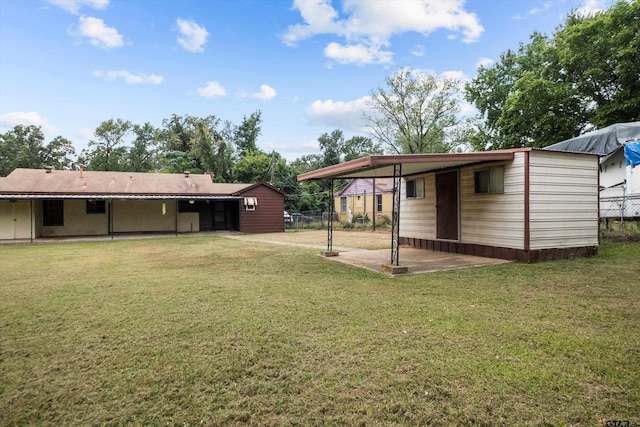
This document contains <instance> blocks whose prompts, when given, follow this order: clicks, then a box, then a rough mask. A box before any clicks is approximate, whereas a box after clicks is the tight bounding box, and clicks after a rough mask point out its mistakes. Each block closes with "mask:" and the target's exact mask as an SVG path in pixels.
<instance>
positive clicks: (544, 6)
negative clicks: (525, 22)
mask: <svg viewBox="0 0 640 427" xmlns="http://www.w3.org/2000/svg"><path fill="white" fill-rule="evenodd" d="M551 6H553V2H550V1H548V0H547V1H545V2H544V3H543V4H542V6H541V7H534V8H533V9H531V10H530V11H529V15H537V14H538V13H542V12H546V11H547V10H549V9H551Z"/></svg>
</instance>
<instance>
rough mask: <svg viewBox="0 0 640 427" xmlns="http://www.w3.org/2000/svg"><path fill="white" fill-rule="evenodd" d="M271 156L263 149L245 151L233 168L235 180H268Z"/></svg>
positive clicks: (250, 181) (248, 181)
mask: <svg viewBox="0 0 640 427" xmlns="http://www.w3.org/2000/svg"><path fill="white" fill-rule="evenodd" d="M271 163H272V159H271V156H270V155H268V154H267V153H265V152H263V151H259V150H256V151H247V152H246V153H245V155H244V157H242V158H241V159H239V160H238V161H237V162H236V163H235V166H234V168H233V177H234V180H235V182H242V183H252V182H259V181H268V180H269V176H270V171H271Z"/></svg>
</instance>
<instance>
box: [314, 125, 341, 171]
mask: <svg viewBox="0 0 640 427" xmlns="http://www.w3.org/2000/svg"><path fill="white" fill-rule="evenodd" d="M318 143H319V145H320V150H321V151H322V167H327V166H331V165H337V164H338V163H340V152H341V148H342V146H343V145H344V136H343V134H342V131H341V130H337V129H336V130H334V131H333V132H331V134H328V133H323V134H322V135H320V137H319V138H318Z"/></svg>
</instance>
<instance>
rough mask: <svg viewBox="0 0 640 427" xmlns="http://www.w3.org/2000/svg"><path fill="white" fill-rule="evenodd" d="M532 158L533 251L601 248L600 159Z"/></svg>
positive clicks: (546, 155) (554, 155)
mask: <svg viewBox="0 0 640 427" xmlns="http://www.w3.org/2000/svg"><path fill="white" fill-rule="evenodd" d="M530 155H531V157H530V168H529V169H530V186H529V188H530V198H529V200H530V233H531V245H530V248H531V249H532V250H535V249H545V248H573V247H583V246H597V245H598V227H599V226H598V158H597V156H588V155H584V156H576V155H573V154H568V153H560V152H552V151H532V152H531V153H530Z"/></svg>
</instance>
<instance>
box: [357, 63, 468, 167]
mask: <svg viewBox="0 0 640 427" xmlns="http://www.w3.org/2000/svg"><path fill="white" fill-rule="evenodd" d="M385 83H386V85H387V89H383V88H378V89H376V90H374V91H372V92H371V99H370V102H369V106H370V107H371V108H372V109H373V110H374V113H373V114H371V115H369V114H365V115H364V119H365V122H366V123H367V124H368V125H369V127H370V129H371V131H370V132H371V134H372V135H373V136H374V137H375V138H377V139H378V140H379V141H380V142H381V143H382V144H385V145H387V148H388V149H389V150H390V151H392V152H395V153H398V154H400V153H440V152H449V151H451V149H452V148H454V147H455V144H454V143H453V141H450V140H449V139H448V138H447V129H448V128H450V127H452V126H456V125H458V124H459V122H460V121H459V119H458V118H457V113H458V110H459V106H458V88H459V85H460V83H459V82H458V80H456V79H452V78H447V77H438V76H434V75H430V74H423V73H420V72H418V71H415V70H412V69H410V68H402V69H399V70H397V71H396V72H394V73H393V74H392V75H390V76H387V77H386V79H385Z"/></svg>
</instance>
